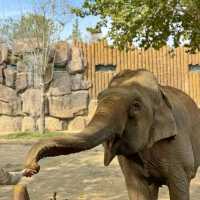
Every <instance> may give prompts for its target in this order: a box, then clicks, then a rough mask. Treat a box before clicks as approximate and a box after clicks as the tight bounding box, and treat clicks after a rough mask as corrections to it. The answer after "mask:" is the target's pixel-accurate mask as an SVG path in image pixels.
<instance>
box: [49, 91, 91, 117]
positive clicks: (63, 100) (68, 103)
mask: <svg viewBox="0 0 200 200" xmlns="http://www.w3.org/2000/svg"><path fill="white" fill-rule="evenodd" d="M87 105H88V91H77V92H74V93H72V94H70V95H64V96H49V114H50V115H51V116H53V117H57V118H63V119H65V118H72V117H74V115H76V114H78V113H80V112H81V111H83V110H86V109H87Z"/></svg>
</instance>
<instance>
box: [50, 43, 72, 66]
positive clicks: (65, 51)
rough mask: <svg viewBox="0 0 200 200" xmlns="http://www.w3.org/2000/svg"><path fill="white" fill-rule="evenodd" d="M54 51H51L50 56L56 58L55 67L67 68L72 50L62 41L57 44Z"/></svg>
mask: <svg viewBox="0 0 200 200" xmlns="http://www.w3.org/2000/svg"><path fill="white" fill-rule="evenodd" d="M53 50H54V51H51V54H50V56H51V57H54V56H55V61H54V62H55V65H58V66H66V64H67V63H68V61H69V60H70V57H71V49H70V46H69V44H67V42H65V41H60V42H58V43H56V44H55V46H54V48H53Z"/></svg>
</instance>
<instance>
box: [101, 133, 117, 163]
mask: <svg viewBox="0 0 200 200" xmlns="http://www.w3.org/2000/svg"><path fill="white" fill-rule="evenodd" d="M103 146H104V166H108V165H109V164H110V163H111V162H112V160H113V159H114V157H115V156H116V155H117V149H118V147H119V142H118V139H117V137H116V136H115V137H112V138H111V139H108V140H107V141H106V142H104V144H103Z"/></svg>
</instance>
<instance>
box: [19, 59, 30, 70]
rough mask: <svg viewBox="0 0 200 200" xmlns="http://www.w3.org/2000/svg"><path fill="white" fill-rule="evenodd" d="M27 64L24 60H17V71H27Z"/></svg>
mask: <svg viewBox="0 0 200 200" xmlns="http://www.w3.org/2000/svg"><path fill="white" fill-rule="evenodd" d="M27 71H28V69H27V65H26V64H25V63H24V62H23V61H21V60H20V61H18V62H17V72H18V73H21V72H27Z"/></svg>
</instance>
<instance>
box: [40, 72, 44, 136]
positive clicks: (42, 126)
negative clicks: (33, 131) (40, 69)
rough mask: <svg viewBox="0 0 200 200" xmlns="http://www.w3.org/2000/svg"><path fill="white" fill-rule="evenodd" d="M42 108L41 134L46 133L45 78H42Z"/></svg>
mask: <svg viewBox="0 0 200 200" xmlns="http://www.w3.org/2000/svg"><path fill="white" fill-rule="evenodd" d="M40 87H41V88H40V89H41V105H40V106H41V108H40V127H39V131H40V133H42V134H44V133H45V84H44V76H43V75H42V76H41V86H40Z"/></svg>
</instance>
